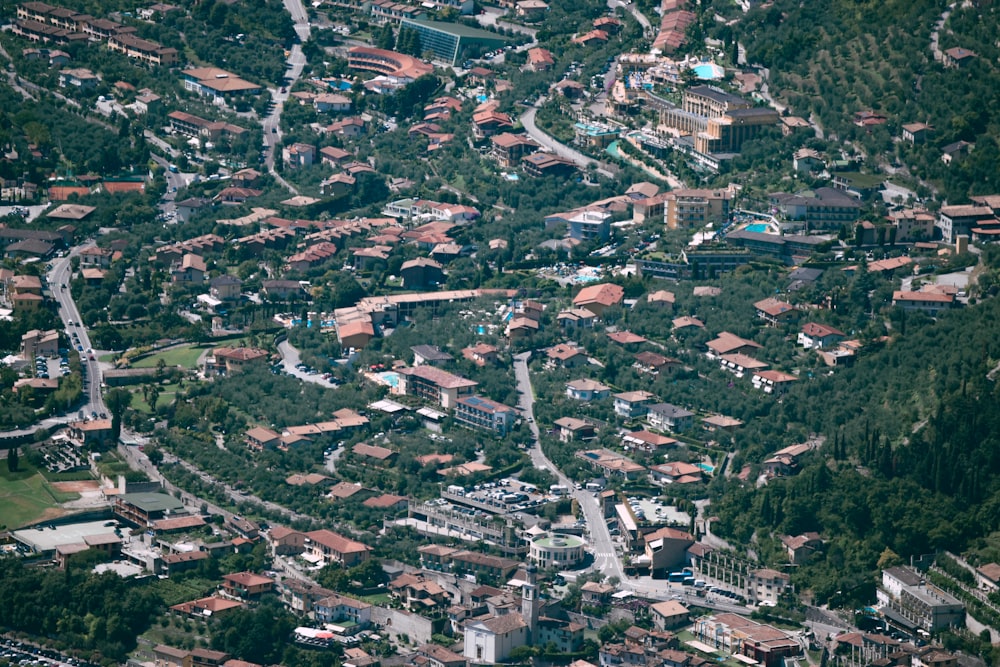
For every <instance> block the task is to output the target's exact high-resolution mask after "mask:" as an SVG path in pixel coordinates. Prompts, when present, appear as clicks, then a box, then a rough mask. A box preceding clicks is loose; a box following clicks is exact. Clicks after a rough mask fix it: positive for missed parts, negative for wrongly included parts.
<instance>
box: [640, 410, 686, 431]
mask: <svg viewBox="0 0 1000 667" xmlns="http://www.w3.org/2000/svg"><path fill="white" fill-rule="evenodd" d="M646 421H647V422H649V425H650V426H652V427H653V428H658V429H662V430H665V431H672V432H673V433H683V432H684V431H686V430H688V429H690V428H691V427H692V426H693V425H694V413H693V412H691V411H689V410H685V409H684V408H681V407H678V406H676V405H671V404H670V403H654V404H653V405H650V406H649V407H648V408H647V412H646Z"/></svg>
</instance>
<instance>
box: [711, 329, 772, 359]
mask: <svg viewBox="0 0 1000 667" xmlns="http://www.w3.org/2000/svg"><path fill="white" fill-rule="evenodd" d="M705 346H706V347H708V353H707V355H708V356H709V357H721V356H722V355H724V354H737V353H739V354H747V355H750V356H753V355H754V354H755V353H756V352H757V350H759V349H760V348H761V346H760V345H759V344H758V343H755V342H753V341H752V340H747V339H745V338H740V337H739V336H737V335H736V334H734V333H729V332H728V331H722V332H720V333H719V335H718V337H716V338H715V339H714V340H710V341H708V342H707V343H706V344H705Z"/></svg>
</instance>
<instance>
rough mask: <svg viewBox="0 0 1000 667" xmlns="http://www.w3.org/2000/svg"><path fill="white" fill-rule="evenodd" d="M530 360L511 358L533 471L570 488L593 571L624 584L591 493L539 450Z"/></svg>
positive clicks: (525, 356) (522, 356) (526, 354)
mask: <svg viewBox="0 0 1000 667" xmlns="http://www.w3.org/2000/svg"><path fill="white" fill-rule="evenodd" d="M529 359H531V352H522V353H521V354H518V355H515V356H514V378H515V381H516V383H517V394H518V398H517V400H518V407H519V408H520V409H521V415H522V417H523V418H524V419H527V420H528V427H529V428H530V430H531V435H532V437H533V438H534V443H533V446H532V447H531V448H530V449H529V450H528V453H529V455H530V456H531V462H532V463H533V464H534V465H535V467H536V468H546V469H548V470H550V471H551V472H552V474H553V475H555V476H556V478H557V479H558V482H559V484H562V485H564V486H565V487H566V488H568V489H574V490H573V491H571V492H570V495H571V496H572V497H573V498H574V499H575V500H576V501H577V503H578V504H579V506H580V509H581V511H582V512H583V516H584V520H585V521H586V522H587V527H588V530H589V531H590V546H591V550H592V552H593V554H594V569H596V570H598V571H600V572H601V573H602V574H604V576H606V577H618V578H619V579H620V580H622V581H623V582H624V581H626V579H627V577H626V576H625V571H624V570H623V569H622V563H621V559H619V558H618V554H617V553H616V552H615V543H614V541H613V540H612V539H611V532H610V530H609V529H608V523H607V521H606V520H605V518H604V513H603V512H602V511H601V508H600V504H599V502H598V500H597V499H596V498H595V497H594V495H593V493H591V492H586V491H583V490H576V489H575V482H574V481H573V480H571V479H570V478H568V477H567V476H566V475H564V474H563V473H562V471H561V470H559V468H557V467H556V466H555V465H553V463H552V461H550V460H549V459H548V458H547V457H546V456H545V452H543V451H542V447H541V443H540V442H539V433H538V424H537V423H536V422H535V414H534V403H535V393H534V390H533V389H532V387H531V377H530V375H529V373H528V360H529Z"/></svg>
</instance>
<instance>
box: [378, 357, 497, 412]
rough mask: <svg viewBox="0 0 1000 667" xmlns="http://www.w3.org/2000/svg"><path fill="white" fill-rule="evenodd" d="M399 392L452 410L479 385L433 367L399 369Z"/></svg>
mask: <svg viewBox="0 0 1000 667" xmlns="http://www.w3.org/2000/svg"><path fill="white" fill-rule="evenodd" d="M398 372H399V391H400V393H401V394H403V395H404V396H418V397H420V398H422V399H424V400H427V401H430V402H433V403H437V404H438V405H440V406H441V407H442V408H445V409H451V408H454V407H455V405H456V403H457V401H458V399H459V398H462V397H463V396H471V395H472V393H473V390H474V389H475V387H476V386H477V385H478V384H479V383H478V382H476V381H474V380H469V379H466V378H463V377H460V376H458V375H454V374H453V373H449V372H448V371H444V370H441V369H440V368H435V367H433V366H426V365H425V366H414V367H412V368H401V369H399V371H398Z"/></svg>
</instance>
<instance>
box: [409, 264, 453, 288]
mask: <svg viewBox="0 0 1000 667" xmlns="http://www.w3.org/2000/svg"><path fill="white" fill-rule="evenodd" d="M399 275H400V277H401V278H402V279H403V287H404V288H405V289H427V288H436V287H438V286H440V285H441V284H442V283H444V280H445V274H444V267H443V266H442V265H441V264H440V263H439V262H436V261H434V260H433V259H430V258H429V257H418V258H416V259H411V260H408V261H406V262H403V265H402V267H400V269H399Z"/></svg>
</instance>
